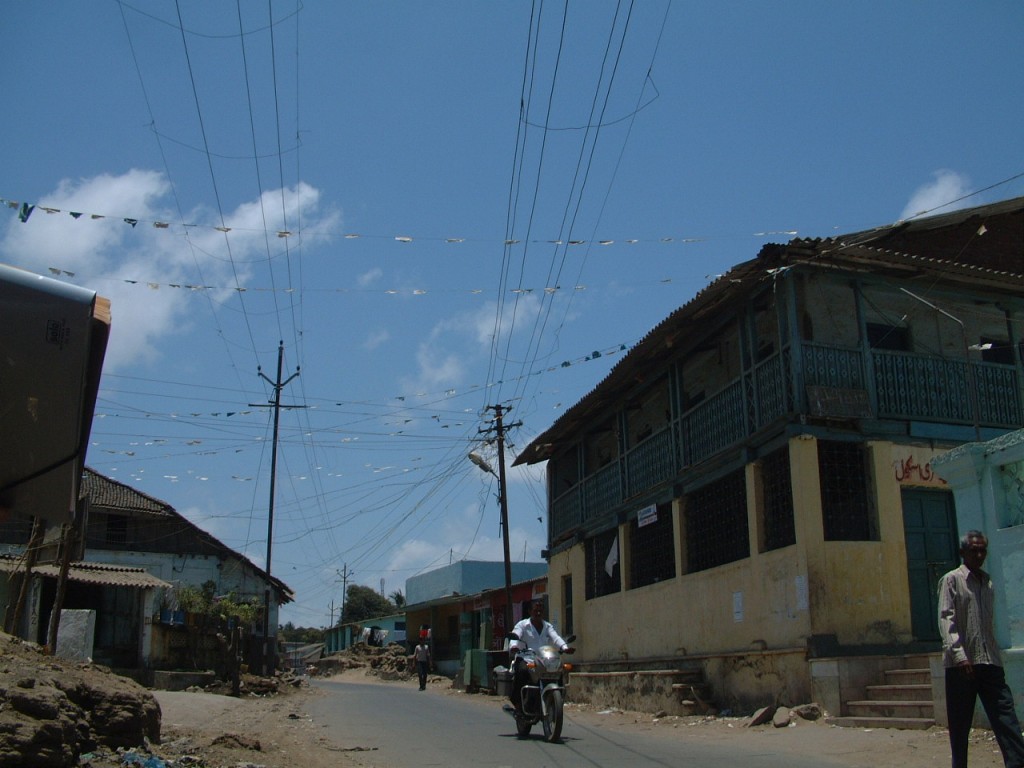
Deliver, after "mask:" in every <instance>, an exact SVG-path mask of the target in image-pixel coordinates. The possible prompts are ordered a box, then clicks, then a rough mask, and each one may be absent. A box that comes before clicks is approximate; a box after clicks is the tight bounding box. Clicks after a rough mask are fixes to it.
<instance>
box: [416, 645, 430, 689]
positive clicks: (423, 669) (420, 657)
mask: <svg viewBox="0 0 1024 768" xmlns="http://www.w3.org/2000/svg"><path fill="white" fill-rule="evenodd" d="M412 657H413V661H415V663H416V673H417V674H418V675H419V678H420V690H421V691H425V690H426V689H427V672H428V671H430V670H431V669H433V668H434V661H433V659H432V658H431V656H430V644H429V643H428V642H427V641H426V639H422V638H421V639H420V641H419V643H418V644H417V645H416V648H415V649H414V650H413V652H412Z"/></svg>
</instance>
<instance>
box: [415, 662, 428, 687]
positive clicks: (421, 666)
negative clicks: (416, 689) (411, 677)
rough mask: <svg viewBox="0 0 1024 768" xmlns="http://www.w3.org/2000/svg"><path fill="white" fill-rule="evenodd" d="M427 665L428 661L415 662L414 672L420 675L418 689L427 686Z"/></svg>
mask: <svg viewBox="0 0 1024 768" xmlns="http://www.w3.org/2000/svg"><path fill="white" fill-rule="evenodd" d="M428 666H429V662H427V661H417V662H416V672H417V674H419V676H420V690H421V691H422V690H423V689H425V688H426V687H427V667H428Z"/></svg>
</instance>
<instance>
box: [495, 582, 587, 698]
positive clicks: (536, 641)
mask: <svg viewBox="0 0 1024 768" xmlns="http://www.w3.org/2000/svg"><path fill="white" fill-rule="evenodd" d="M512 632H513V633H514V634H515V635H517V636H518V637H519V639H518V640H513V641H512V642H511V643H509V647H508V652H509V654H510V655H511V656H512V669H513V670H514V673H515V677H514V679H513V681H512V695H511V696H509V699H511V701H512V705H513V706H514V707H515V708H516V709H517V710H518V709H520V705H521V703H522V701H521V695H520V693H519V692H520V690H522V687H523V686H524V685H525V684H526V671H525V670H520V669H519V665H518V664H517V663H516V661H515V657H516V656H517V655H518V653H519V651H520V649H523V648H529V649H531V650H534V651H539V650H540V649H541V646H544V645H553V646H555V648H557V649H558V650H560V651H561V652H562V653H575V652H576V649H575V648H573V647H571V646H570V645H569V644H568V643H567V642H565V640H563V639H562V636H561V635H560V634H558V632H556V631H555V628H554V627H553V626H552V625H551V622H549V621H545V620H544V601H543V600H534V601H533V602H532V603H531V604H530V615H529V617H527V618H525V619H523V620H522V621H520V622H519V623H518V624H516V625H515V627H514V628H513V629H512Z"/></svg>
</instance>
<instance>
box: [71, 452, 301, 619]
mask: <svg viewBox="0 0 1024 768" xmlns="http://www.w3.org/2000/svg"><path fill="white" fill-rule="evenodd" d="M79 495H81V496H83V497H84V496H86V495H88V496H89V499H90V504H91V505H92V506H93V507H105V508H107V509H111V510H115V511H123V512H133V513H136V514H142V515H151V516H154V517H160V518H173V519H175V520H178V521H180V522H181V524H182V525H184V526H186V527H187V528H188V529H191V530H192V531H194V533H195V536H196V538H197V539H202V540H204V541H207V542H209V543H210V544H211V545H212V546H213V547H215V548H216V549H219V550H220V551H222V552H224V553H225V554H227V555H230V556H232V557H235V558H237V559H238V560H241V561H242V562H244V563H247V564H248V565H249V567H251V568H252V569H253V571H255V572H256V573H257V574H259V576H260V577H262V578H264V579H265V578H267V572H266V571H264V570H263V569H262V568H260V567H259V566H258V565H256V564H255V563H253V562H252V561H251V560H250V559H249V558H248V557H246V556H245V555H243V554H242V553H241V552H236V551H235V550H233V549H231V547H229V546H228V545H226V544H224V543H223V542H221V541H220V540H218V539H217V538H216V537H215V536H213V535H211V534H209V533H207V532H206V531H204V530H203V529H202V528H200V527H199V526H197V525H196V524H195V523H193V522H192V521H191V520H189V519H188V518H186V517H185V516H184V515H182V514H181V513H179V512H178V511H177V510H176V509H175V508H174V507H172V506H171V505H170V504H168V503H167V502H165V501H161V500H160V499H157V498H154V497H152V496H149V495H147V494H145V493H142V492H141V491H137V490H135V489H134V488H132V487H130V486H127V485H125V484H124V483H121V482H118V481H117V480H113V479H111V478H109V477H105V476H104V475H101V474H100V473H99V472H96V471H95V470H93V469H90V468H89V467H86V468H85V473H84V474H83V475H82V490H81V492H80V494H79ZM270 581H271V583H272V584H273V585H274V587H275V588H276V589H277V590H278V591H279V592H280V593H281V602H282V604H283V603H289V602H291V601H292V600H293V599H294V595H295V593H294V592H292V590H291V588H290V587H289V586H288V585H287V584H285V583H284V582H283V581H281V580H280V579H278V578H277V577H276V576H271V577H270Z"/></svg>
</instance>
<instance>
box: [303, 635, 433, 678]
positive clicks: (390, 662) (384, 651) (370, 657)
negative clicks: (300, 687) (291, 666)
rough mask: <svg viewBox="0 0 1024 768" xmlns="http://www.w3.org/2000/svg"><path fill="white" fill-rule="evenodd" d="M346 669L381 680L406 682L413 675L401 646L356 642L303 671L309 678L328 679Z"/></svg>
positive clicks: (407, 654) (406, 653)
mask: <svg viewBox="0 0 1024 768" xmlns="http://www.w3.org/2000/svg"><path fill="white" fill-rule="evenodd" d="M350 669H364V670H366V674H368V675H376V676H377V677H380V678H381V679H382V680H408V679H409V677H410V676H412V675H413V674H414V673H415V670H414V668H413V665H412V663H411V662H410V661H409V652H408V650H407V649H406V647H405V645H404V644H402V643H389V644H388V645H385V646H383V647H377V646H373V645H367V644H366V643H356V644H355V645H353V646H352V647H351V648H346V649H345V650H343V651H338V652H336V653H332V654H331V655H329V656H325V657H324V658H322V659H320V660H319V661H316V662H314V663H313V664H311V665H310V666H309V669H308V670H307V671H308V672H309V674H310V675H311V676H315V677H330V676H331V675H337V674H340V673H342V672H345V671H346V670H350Z"/></svg>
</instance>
